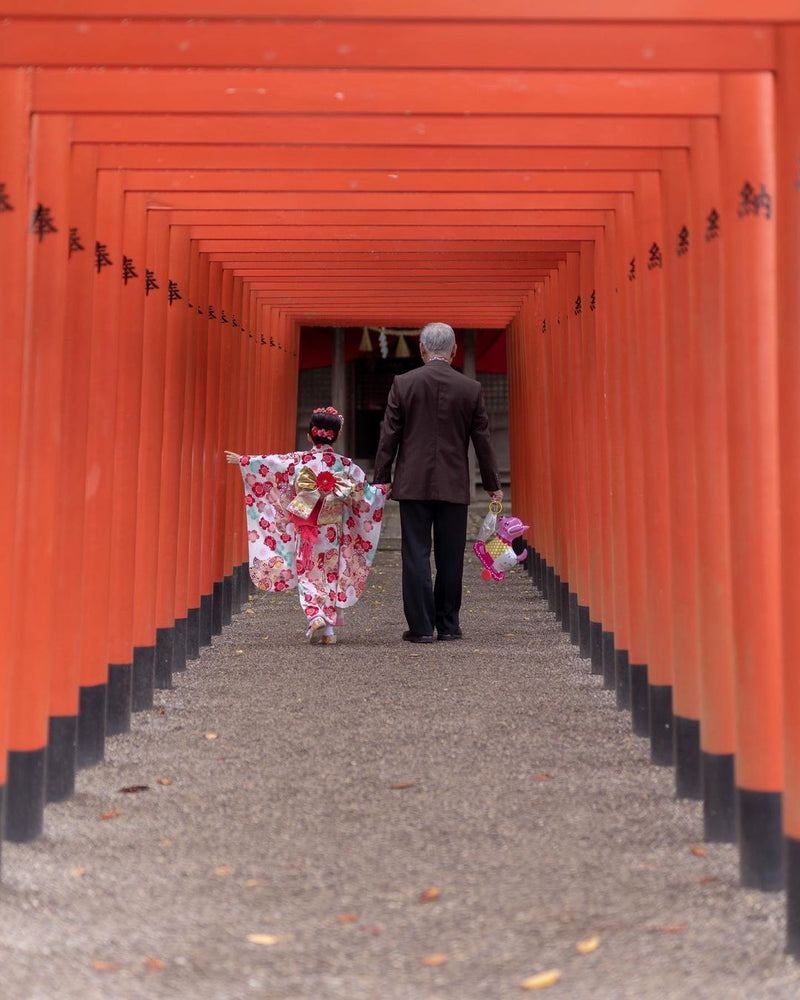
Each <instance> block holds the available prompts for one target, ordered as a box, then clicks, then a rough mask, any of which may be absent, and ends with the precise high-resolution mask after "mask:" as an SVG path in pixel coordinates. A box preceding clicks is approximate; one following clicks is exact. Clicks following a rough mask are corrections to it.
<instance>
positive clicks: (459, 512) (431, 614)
mask: <svg viewBox="0 0 800 1000" xmlns="http://www.w3.org/2000/svg"><path fill="white" fill-rule="evenodd" d="M419 350H420V354H421V355H422V360H423V362H424V364H423V365H422V367H421V368H415V369H414V370H413V371H410V372H406V373H405V374H404V375H398V376H397V377H396V378H395V380H394V382H393V383H392V388H391V390H390V391H389V399H388V402H387V404H386V413H385V416H384V420H383V426H382V428H381V437H380V442H379V444H378V452H377V455H376V456H375V473H374V476H373V482H375V483H391V484H392V499H394V500H398V501H399V502H400V530H401V535H402V543H401V547H402V556H403V610H404V611H405V616H406V621H407V622H408V631H407V632H404V633H403V638H404V639H406V640H407V641H408V642H433V640H434V628H435V629H436V636H437V638H438V639H441V640H447V639H460V638H461V629H460V627H459V619H458V616H459V611H460V609H461V578H462V573H463V568H464V547H465V544H466V540H467V510H468V508H469V499H470V482H469V462H468V458H467V449H468V446H469V442H470V439H471V440H472V443H473V444H474V445H475V454H476V455H477V457H478V465H479V467H480V472H481V482H482V484H483V488H484V489H485V490H486V491H487V492H488V493H489V495H490V496H491V497H492V499H494V500H501V499H502V497H503V493H502V490H501V489H500V479H499V476H498V472H497V460H496V458H495V455H494V449H493V448H492V443H491V439H490V436H489V418H488V416H487V414H486V407H485V406H484V403H483V396H482V393H481V386H480V383H478V382H476V381H475V380H474V379H471V378H467V377H466V376H465V375H462V374H461V373H460V372H457V371H456V370H455V369H454V368H452V367H451V366H452V362H453V358H454V357H455V353H456V338H455V334H454V333H453V328H452V327H450V326H448V325H447V324H446V323H429V324H428V325H427V326H426V327H424V328H423V330H422V332H421V333H420V338H419ZM395 456H397V465H396V468H395V472H394V478H392V463H393V462H394V459H395ZM431 530H432V531H433V553H434V560H435V563H436V583H435V585H433V584H432V581H431V566H430V554H431Z"/></svg>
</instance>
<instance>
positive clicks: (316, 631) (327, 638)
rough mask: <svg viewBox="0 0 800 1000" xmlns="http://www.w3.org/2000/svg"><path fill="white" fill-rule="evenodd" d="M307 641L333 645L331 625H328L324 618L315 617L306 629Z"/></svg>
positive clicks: (334, 643) (333, 637) (333, 636)
mask: <svg viewBox="0 0 800 1000" xmlns="http://www.w3.org/2000/svg"><path fill="white" fill-rule="evenodd" d="M306 639H307V640H308V641H309V642H318V643H319V644H320V645H321V646H335V645H336V636H335V634H334V631H333V625H328V623H327V622H326V621H325V619H324V618H315V619H314V620H313V621H312V622H311V623H310V625H309V626H308V629H307V630H306Z"/></svg>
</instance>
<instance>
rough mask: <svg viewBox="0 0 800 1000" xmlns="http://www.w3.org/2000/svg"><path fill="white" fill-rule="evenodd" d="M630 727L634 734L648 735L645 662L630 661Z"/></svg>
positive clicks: (648, 721)
mask: <svg viewBox="0 0 800 1000" xmlns="http://www.w3.org/2000/svg"><path fill="white" fill-rule="evenodd" d="M630 675H631V728H632V730H633V733H634V735H635V736H649V735H650V699H649V695H648V685H647V664H646V663H632V664H631V665H630Z"/></svg>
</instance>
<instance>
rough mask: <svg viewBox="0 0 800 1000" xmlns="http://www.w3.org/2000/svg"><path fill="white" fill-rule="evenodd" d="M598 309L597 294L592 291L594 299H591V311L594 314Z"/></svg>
mask: <svg viewBox="0 0 800 1000" xmlns="http://www.w3.org/2000/svg"><path fill="white" fill-rule="evenodd" d="M596 308H597V293H596V292H595V290H594V288H593V289H592V297H591V298H590V299H589V309H590V310H591V311H592V312H594V311H595V309H596Z"/></svg>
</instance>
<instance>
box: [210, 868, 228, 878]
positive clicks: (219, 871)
mask: <svg viewBox="0 0 800 1000" xmlns="http://www.w3.org/2000/svg"><path fill="white" fill-rule="evenodd" d="M230 873H231V869H230V868H228V866H227V865H220V866H219V868H215V869H214V874H215V875H218V876H219V877H220V878H224V877H225V876H226V875H230Z"/></svg>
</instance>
